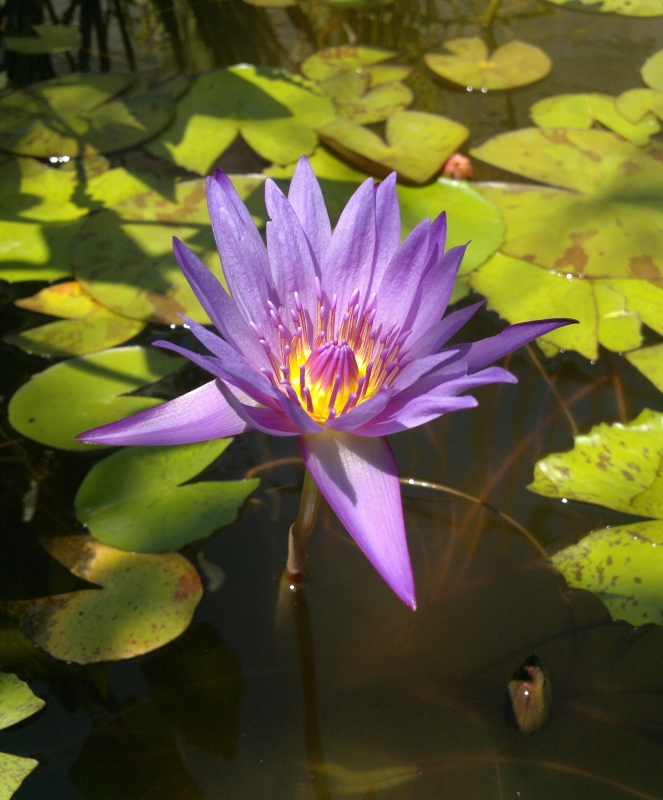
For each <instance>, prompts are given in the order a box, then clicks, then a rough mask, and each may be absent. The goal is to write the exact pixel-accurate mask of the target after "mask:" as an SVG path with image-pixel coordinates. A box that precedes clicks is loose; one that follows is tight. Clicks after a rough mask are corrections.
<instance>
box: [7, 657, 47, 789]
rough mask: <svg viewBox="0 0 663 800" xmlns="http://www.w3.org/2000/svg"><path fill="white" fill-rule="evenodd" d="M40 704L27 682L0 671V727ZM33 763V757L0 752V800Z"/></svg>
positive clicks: (32, 767) (40, 701) (14, 722)
mask: <svg viewBox="0 0 663 800" xmlns="http://www.w3.org/2000/svg"><path fill="white" fill-rule="evenodd" d="M44 705H45V703H44V701H43V700H42V699H41V697H37V696H36V695H35V694H33V693H32V691H31V689H30V687H29V686H28V684H27V683H24V682H23V681H22V680H20V679H19V678H17V677H16V675H12V674H11V673H9V672H0V730H4V729H5V728H9V727H10V726H11V725H16V724H17V723H18V722H22V721H23V720H24V719H27V718H28V717H31V716H32V715H33V714H36V713H37V711H39V710H40V709H42V708H43V707H44ZM37 766H39V762H38V761H36V760H35V759H34V758H22V757H21V756H14V755H10V754H9V753H0V800H9V798H10V797H11V796H12V795H13V794H14V792H15V791H16V790H17V789H18V787H19V786H20V785H21V784H22V783H23V781H24V780H25V778H27V776H28V775H29V774H30V773H31V772H32V770H33V769H34V768H35V767H37Z"/></svg>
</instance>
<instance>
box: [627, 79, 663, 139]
mask: <svg viewBox="0 0 663 800" xmlns="http://www.w3.org/2000/svg"><path fill="white" fill-rule="evenodd" d="M615 108H616V109H617V111H618V112H619V113H620V114H621V116H622V117H624V119H626V120H628V121H629V122H631V123H633V124H634V125H637V124H639V123H641V122H642V121H643V120H646V119H649V117H650V116H651V114H653V115H654V116H656V117H658V118H659V119H663V92H659V91H657V90H656V89H629V90H628V91H627V92H622V94H620V95H619V97H617V98H616V99H615ZM650 112H651V114H650ZM615 130H616V129H615Z"/></svg>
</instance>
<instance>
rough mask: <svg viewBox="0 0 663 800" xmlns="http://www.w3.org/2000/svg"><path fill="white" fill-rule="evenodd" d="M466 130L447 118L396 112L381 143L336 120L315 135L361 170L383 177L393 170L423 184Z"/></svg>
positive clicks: (362, 130) (370, 133)
mask: <svg viewBox="0 0 663 800" xmlns="http://www.w3.org/2000/svg"><path fill="white" fill-rule="evenodd" d="M469 133H470V132H469V131H468V129H467V128H466V127H465V126H464V125H461V124H460V123H459V122H455V121H454V120H452V119H448V118H447V117H442V116H439V115H438V114H427V113H424V112H422V111H397V112H395V113H394V114H392V115H391V116H390V117H389V119H388V120H387V123H386V126H385V138H386V142H385V141H383V140H382V139H381V138H380V137H379V136H378V135H377V134H375V133H373V131H371V130H369V129H368V128H363V127H362V126H361V125H357V124H355V123H354V122H351V121H350V120H347V119H343V118H340V117H339V118H338V119H336V120H334V122H330V123H329V124H328V125H325V126H324V127H322V128H318V135H319V136H320V138H321V139H322V141H323V142H325V144H327V145H329V147H331V148H333V149H334V150H336V151H337V152H338V153H339V154H340V155H342V156H343V157H344V158H347V159H348V160H349V161H351V162H352V163H353V164H356V165H357V166H358V167H359V168H360V169H363V170H365V171H366V172H369V173H371V174H373V175H378V176H381V177H385V176H386V175H388V174H389V173H390V172H392V171H394V170H395V171H396V172H397V173H398V177H399V178H400V179H401V180H404V181H408V182H410V183H419V184H421V183H426V181H428V180H430V179H431V178H432V177H433V176H434V175H436V174H438V173H439V171H440V169H441V168H442V166H443V164H444V162H445V161H446V160H447V158H449V156H450V155H451V154H452V153H453V152H455V151H456V150H457V149H458V147H460V145H461V144H462V143H463V142H464V141H465V139H467V137H468V136H469Z"/></svg>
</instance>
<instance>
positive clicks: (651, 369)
mask: <svg viewBox="0 0 663 800" xmlns="http://www.w3.org/2000/svg"><path fill="white" fill-rule="evenodd" d="M626 360H627V361H630V362H631V364H633V366H634V367H635V368H636V369H637V370H638V371H639V372H641V373H642V374H643V375H644V376H645V377H646V378H649V380H650V381H651V382H652V383H653V384H654V386H655V387H656V388H657V389H658V390H659V391H661V392H663V345H662V344H656V345H654V346H653V347H643V348H642V349H641V350H633V351H632V352H631V353H627V354H626Z"/></svg>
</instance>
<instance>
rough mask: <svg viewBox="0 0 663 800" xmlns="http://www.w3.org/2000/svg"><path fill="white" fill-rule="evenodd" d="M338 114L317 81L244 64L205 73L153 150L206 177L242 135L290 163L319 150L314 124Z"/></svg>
mask: <svg viewBox="0 0 663 800" xmlns="http://www.w3.org/2000/svg"><path fill="white" fill-rule="evenodd" d="M334 116H335V111H334V107H333V105H332V102H331V100H330V98H329V97H328V96H327V95H326V94H325V93H324V92H323V91H322V90H321V89H319V88H318V87H317V86H315V84H313V83H310V82H309V81H306V80H304V79H302V78H299V77H297V76H296V75H291V74H290V73H288V72H284V71H282V70H273V69H258V68H257V67H253V66H250V65H248V64H240V65H238V66H235V67H230V68H228V69H218V70H214V71H213V72H207V73H205V74H203V75H199V76H198V77H197V78H196V79H195V80H194V81H193V84H192V86H191V89H190V91H189V92H188V94H186V95H185V96H184V98H182V100H180V102H179V103H178V104H177V112H176V116H175V120H174V122H173V124H172V125H171V126H170V127H168V128H167V129H166V130H165V131H164V132H163V133H162V134H161V135H160V136H159V137H158V138H156V139H154V141H152V142H150V143H149V144H148V145H147V149H148V150H149V151H150V152H151V153H154V155H157V156H160V157H161V158H165V159H168V160H169V161H174V162H175V163H176V164H179V165H180V166H182V167H186V168H187V169H190V170H193V171H194V172H199V173H200V174H201V175H204V174H206V173H207V172H209V170H210V169H211V168H212V166H213V165H214V162H215V161H216V160H217V158H218V157H219V156H220V155H221V154H222V153H223V152H224V150H225V149H226V148H227V147H228V146H229V145H230V144H231V143H232V142H233V140H234V139H235V137H236V136H237V134H238V133H241V135H242V137H243V138H244V140H245V141H246V143H247V144H248V145H249V146H250V147H252V148H253V149H254V150H255V151H256V152H257V153H258V154H259V155H261V156H263V157H264V158H266V159H268V160H269V161H273V162H275V163H276V164H288V163H290V162H291V161H296V160H297V159H298V158H299V157H300V156H301V155H302V154H303V153H311V152H312V151H313V149H314V148H315V146H316V144H317V143H318V140H317V136H316V134H315V132H314V128H315V127H317V126H318V125H324V124H325V123H326V122H329V121H330V120H332V119H333V118H334Z"/></svg>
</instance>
